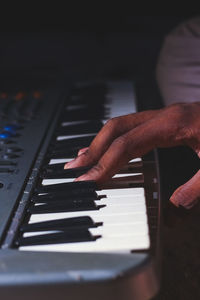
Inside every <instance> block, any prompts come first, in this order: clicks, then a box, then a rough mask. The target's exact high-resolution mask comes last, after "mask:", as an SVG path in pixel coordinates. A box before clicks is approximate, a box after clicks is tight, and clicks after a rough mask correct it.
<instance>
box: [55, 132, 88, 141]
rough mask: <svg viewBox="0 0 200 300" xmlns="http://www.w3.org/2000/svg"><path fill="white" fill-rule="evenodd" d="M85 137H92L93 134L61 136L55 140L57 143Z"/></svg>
mask: <svg viewBox="0 0 200 300" xmlns="http://www.w3.org/2000/svg"><path fill="white" fill-rule="evenodd" d="M87 136H94V133H84V134H74V135H61V136H58V137H57V138H56V140H57V141H62V140H68V139H73V138H79V137H87Z"/></svg>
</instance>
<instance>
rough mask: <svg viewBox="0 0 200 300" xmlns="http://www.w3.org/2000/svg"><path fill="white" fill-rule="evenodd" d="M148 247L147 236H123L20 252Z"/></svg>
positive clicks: (98, 250)
mask: <svg viewBox="0 0 200 300" xmlns="http://www.w3.org/2000/svg"><path fill="white" fill-rule="evenodd" d="M149 247H150V241H149V236H148V235H144V236H134V235H133V236H124V237H122V236H121V237H120V238H119V237H109V238H99V239H97V240H96V241H95V242H82V243H68V244H64V243H63V244H56V245H42V246H29V247H28V246H27V247H20V248H19V250H21V251H53V252H78V253H79V252H105V253H108V252H111V253H112V252H126V253H130V251H133V250H145V249H148V248H149Z"/></svg>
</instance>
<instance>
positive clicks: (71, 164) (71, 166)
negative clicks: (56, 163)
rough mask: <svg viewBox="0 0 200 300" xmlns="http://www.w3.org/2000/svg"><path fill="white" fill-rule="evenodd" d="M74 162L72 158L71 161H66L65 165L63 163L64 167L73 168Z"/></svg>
mask: <svg viewBox="0 0 200 300" xmlns="http://www.w3.org/2000/svg"><path fill="white" fill-rule="evenodd" d="M74 164H75V159H74V160H72V161H70V162H68V163H66V164H65V165H64V169H71V168H73V165H74Z"/></svg>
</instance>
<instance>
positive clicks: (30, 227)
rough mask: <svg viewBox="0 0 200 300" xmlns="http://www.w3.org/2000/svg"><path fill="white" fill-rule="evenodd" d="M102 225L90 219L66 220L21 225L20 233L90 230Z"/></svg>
mask: <svg viewBox="0 0 200 300" xmlns="http://www.w3.org/2000/svg"><path fill="white" fill-rule="evenodd" d="M100 225H102V222H98V223H95V222H93V220H92V219H91V218H90V217H87V216H86V217H77V218H66V219H59V220H53V221H46V222H38V223H31V224H23V225H22V226H21V227H20V231H21V232H36V231H43V230H65V229H66V228H68V229H69V228H74V227H75V228H92V227H97V226H100Z"/></svg>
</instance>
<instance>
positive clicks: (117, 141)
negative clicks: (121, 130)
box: [113, 135, 128, 150]
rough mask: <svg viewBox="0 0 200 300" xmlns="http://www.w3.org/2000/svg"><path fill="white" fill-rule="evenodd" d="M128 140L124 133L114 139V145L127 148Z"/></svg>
mask: <svg viewBox="0 0 200 300" xmlns="http://www.w3.org/2000/svg"><path fill="white" fill-rule="evenodd" d="M127 142H128V141H127V138H126V137H125V136H124V135H122V136H120V137H118V138H117V139H115V140H114V142H113V145H114V147H118V148H120V149H124V150H125V149H126V146H127Z"/></svg>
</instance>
